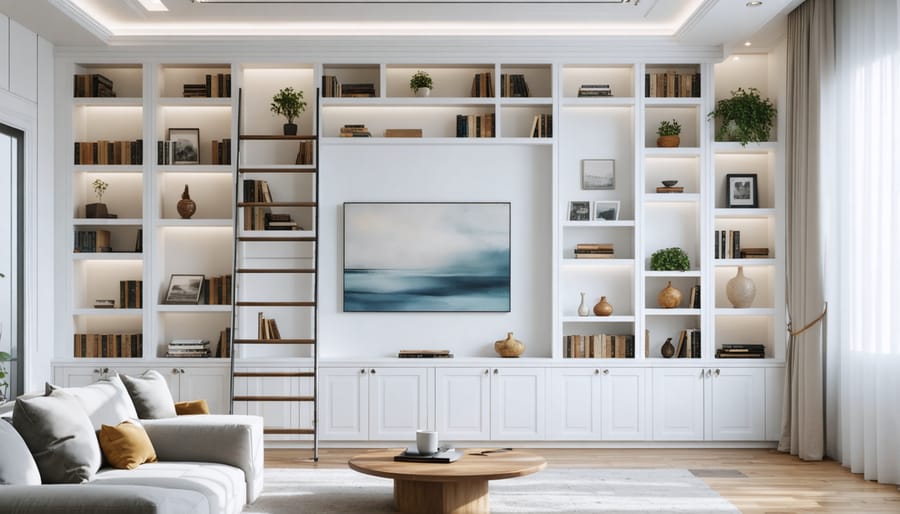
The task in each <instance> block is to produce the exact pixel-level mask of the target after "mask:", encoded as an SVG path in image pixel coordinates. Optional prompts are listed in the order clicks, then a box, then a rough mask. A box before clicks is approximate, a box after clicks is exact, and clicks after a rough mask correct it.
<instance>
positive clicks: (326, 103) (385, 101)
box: [322, 96, 552, 108]
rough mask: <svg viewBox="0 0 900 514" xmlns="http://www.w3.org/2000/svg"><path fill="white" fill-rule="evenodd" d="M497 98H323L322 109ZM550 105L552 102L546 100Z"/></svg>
mask: <svg viewBox="0 0 900 514" xmlns="http://www.w3.org/2000/svg"><path fill="white" fill-rule="evenodd" d="M496 103H497V99H496V98H488V97H439V96H430V97H425V98H422V97H408V98H407V97H393V98H323V99H322V108H328V107H472V106H478V107H483V106H493V105H495V104H496ZM546 103H547V104H548V105H550V104H551V103H552V101H551V100H550V99H546Z"/></svg>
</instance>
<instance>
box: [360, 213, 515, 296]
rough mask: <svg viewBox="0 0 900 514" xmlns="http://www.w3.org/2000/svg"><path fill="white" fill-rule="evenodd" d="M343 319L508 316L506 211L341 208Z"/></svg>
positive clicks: (508, 247) (507, 218) (508, 274)
mask: <svg viewBox="0 0 900 514" xmlns="http://www.w3.org/2000/svg"><path fill="white" fill-rule="evenodd" d="M343 214H344V312H509V311H510V204H509V203H479V202H473V203H449V202H448V203H357V202H348V203H345V204H344V213H343Z"/></svg>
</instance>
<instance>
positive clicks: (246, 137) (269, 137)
mask: <svg viewBox="0 0 900 514" xmlns="http://www.w3.org/2000/svg"><path fill="white" fill-rule="evenodd" d="M238 138H239V139H241V140H242V141H315V140H316V139H318V138H317V137H316V136H313V135H306V134H302V135H296V136H282V135H278V134H241V135H240V136H238Z"/></svg>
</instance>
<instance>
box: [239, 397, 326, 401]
mask: <svg viewBox="0 0 900 514" xmlns="http://www.w3.org/2000/svg"><path fill="white" fill-rule="evenodd" d="M233 400H234V401H236V402H314V401H316V399H315V398H314V397H312V396H235V397H234V398H233Z"/></svg>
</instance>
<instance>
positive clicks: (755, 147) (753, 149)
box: [713, 141, 778, 154]
mask: <svg viewBox="0 0 900 514" xmlns="http://www.w3.org/2000/svg"><path fill="white" fill-rule="evenodd" d="M777 150H778V142H777V141H768V142H764V143H747V146H741V144H740V143H736V142H730V141H729V142H715V143H713V151H714V152H716V153H747V154H768V153H773V152H775V151H777Z"/></svg>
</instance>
